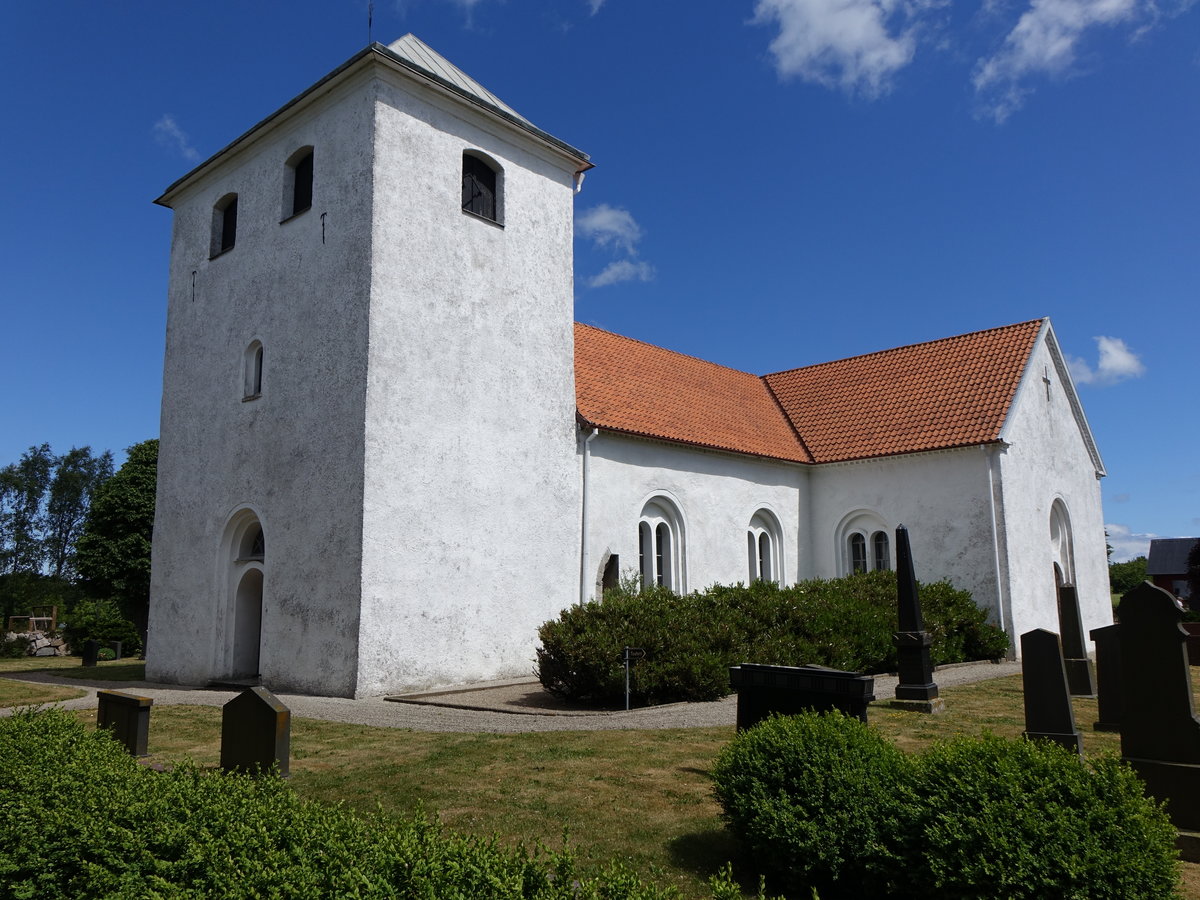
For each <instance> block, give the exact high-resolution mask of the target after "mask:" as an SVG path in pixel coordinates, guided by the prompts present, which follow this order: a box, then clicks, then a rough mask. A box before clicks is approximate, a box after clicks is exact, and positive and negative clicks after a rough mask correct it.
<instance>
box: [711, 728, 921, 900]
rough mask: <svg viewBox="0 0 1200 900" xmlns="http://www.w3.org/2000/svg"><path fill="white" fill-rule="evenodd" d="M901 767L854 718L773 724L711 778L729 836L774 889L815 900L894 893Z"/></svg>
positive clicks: (903, 825)
mask: <svg viewBox="0 0 1200 900" xmlns="http://www.w3.org/2000/svg"><path fill="white" fill-rule="evenodd" d="M907 767H908V759H907V758H906V757H905V756H904V754H903V753H902V752H901V751H900V750H898V749H897V748H896V747H895V746H894V745H893V744H891V743H890V742H889V741H887V740H885V739H884V738H882V737H880V736H879V735H878V734H877V733H876V732H874V731H871V730H870V729H868V728H867V726H866V725H864V724H863V723H862V722H859V721H858V720H857V719H847V718H843V717H842V716H840V715H838V716H818V715H816V714H812V713H809V714H806V715H804V716H776V717H773V718H770V719H768V720H766V721H765V722H763V723H762V724H760V725H759V726H758V727H756V728H753V729H751V730H750V731H748V732H746V733H744V734H743V735H741V736H740V737H739V739H738V740H737V741H735V742H734V743H733V744H731V745H730V746H729V747H727V748H726V749H725V751H724V752H722V754H721V755H720V757H719V758H718V760H717V764H716V767H715V769H714V771H713V776H714V781H715V784H716V794H717V799H718V801H719V802H720V804H721V807H722V808H723V810H724V817H725V820H726V822H727V823H728V824H729V827H730V828H731V830H732V831H733V832H734V833H735V834H737V835H738V837H739V838H741V839H742V841H744V842H745V844H746V845H747V847H748V848H749V849H750V850H751V851H752V853H753V854H754V856H755V857H756V858H757V859H759V860H762V861H763V862H764V863H765V864H766V866H767V868H768V869H769V872H770V873H771V875H772V877H773V881H775V882H777V883H776V884H773V887H779V888H783V889H785V890H788V891H795V892H797V896H803V895H807V893H808V889H810V888H813V887H815V888H817V889H818V890H819V891H820V895H821V897H822V900H829V898H836V897H855V898H858V897H886V896H891V895H892V893H893V892H894V890H895V887H896V884H895V878H896V875H897V874H898V873H900V872H901V867H902V864H903V861H904V852H903V851H904V847H903V844H902V841H901V840H899V838H900V837H901V836H903V835H905V834H907V833H908V832H909V830H910V822H909V821H908V819H909V818H910V817H911V813H912V810H913V804H912V802H911V798H910V797H909V791H910V781H911V779H910V778H909V776H908V770H907Z"/></svg>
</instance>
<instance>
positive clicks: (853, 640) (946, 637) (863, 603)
mask: <svg viewBox="0 0 1200 900" xmlns="http://www.w3.org/2000/svg"><path fill="white" fill-rule="evenodd" d="M921 602H922V607H923V610H924V614H925V622H926V627H927V629H928V630H929V631H930V633H931V634H932V636H933V645H932V647H931V655H932V658H933V662H934V664H935V665H943V664H945V663H951V662H962V661H964V660H970V659H994V658H996V657H999V656H1002V655H1003V654H1004V653H1005V652H1006V651H1007V649H1008V637H1007V635H1005V634H1004V632H1002V631H1000V629H998V628H996V627H995V626H993V625H989V624H988V623H987V615H986V613H984V612H983V611H982V610H980V609H979V608H978V607H977V606H975V604H974V603H973V602H972V600H971V595H970V594H969V593H967V592H966V591H959V590H955V589H954V588H953V587H951V586H950V585H949V584H947V583H946V582H938V583H936V584H929V585H924V586H922V587H921ZM896 615H897V613H896V578H895V575H894V573H892V572H870V573H866V574H861V575H852V576H850V577H848V578H838V579H834V580H830V581H824V580H813V581H804V582H800V583H799V584H796V585H793V586H791V587H786V588H781V587H780V586H779V585H777V584H774V583H773V582H768V581H756V582H754V583H753V584H751V585H749V586H748V587H747V586H745V585H740V584H738V585H732V586H721V585H715V586H713V587H711V588H709V589H708V590H705V591H702V592H696V593H692V594H688V595H686V596H682V597H681V596H678V595H676V594H673V593H671V592H670V591H668V590H666V589H664V588H661V587H653V588H650V589H647V590H645V591H639V590H638V589H637V584H636V582H635V583H633V584H626V585H623V586H622V587H621V588H619V589H617V590H613V591H609V592H608V593H606V594H605V597H604V600H603V602H600V603H595V602H593V603H588V604H584V605H583V606H576V607H572V608H570V609H568V610H565V611H563V613H562V614H561V615H560V616H559V618H558V619H556V620H553V621H550V622H547V623H545V624H544V625H543V626H542V627H541V629H540V630H539V632H538V635H539V637H540V638H541V647H540V648H539V649H538V677H539V678H540V680H541V682H542V685H543V686H544V687H545V688H546V689H547V690H549V691H552V692H554V693H556V694H560V695H562V696H566V697H570V698H572V699H575V700H579V701H584V702H593V703H597V704H606V705H612V706H616V705H619V704H621V703H622V702H623V695H624V689H625V675H624V668H623V664H622V654H621V651H622V648H623V647H626V646H629V647H640V648H643V649H645V650H646V657H645V659H643V660H641V661H639V662H637V663H636V665H634V667H633V669H632V673H631V679H630V682H631V684H630V688H631V695H632V699H633V701H634V702H635V703H638V704H645V703H666V702H670V701H674V700H711V699H714V698H716V697H720V696H723V695H724V694H726V693H728V692H729V674H728V669H729V666H731V665H737V664H738V663H743V662H754V663H765V664H770V665H803V664H809V663H811V664H815V665H823V666H831V667H833V668H836V669H845V670H849V671H857V672H887V671H894V670H895V667H896V648H895V644H894V642H893V640H892V634H893V632H894V631H895V630H896V627H897V621H896Z"/></svg>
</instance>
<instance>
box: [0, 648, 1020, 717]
mask: <svg viewBox="0 0 1200 900" xmlns="http://www.w3.org/2000/svg"><path fill="white" fill-rule="evenodd" d="M1020 671H1021V665H1020V663H1018V662H1001V663H991V662H978V663H960V664H958V665H953V666H945V667H943V668H941V669H938V670H937V673H936V674H935V676H934V680H935V681H936V682H937V684H938V686H939V687H941V688H947V687H953V686H955V685H959V684H969V683H971V682H975V681H986V680H987V679H990V678H999V677H1002V676H1005V675H1015V674H1017V673H1019V672H1020ZM4 677H8V678H16V679H17V680H19V681H32V682H41V683H45V684H57V685H62V686H64V687H78V688H80V689H82V690H85V691H86V692H87V694H86V696H83V697H80V698H78V699H76V700H66V701H63V702H61V703H57V704H53V705H55V706H61V707H62V708H64V709H95V707H96V691H97V690H109V691H122V692H124V693H129V694H137V695H139V696H143V697H149V698H151V699H152V700H153V701H154V702H155V704H156V705H159V706H171V705H186V706H221V705H222V704H224V703H227V702H229V701H230V700H232V699H233V698H234V697H236V696H237V692H235V691H222V690H206V689H203V688H188V687H180V686H178V685H166V684H155V683H152V682H145V681H78V680H75V679H66V678H60V677H56V676H54V675H51V674H49V673H47V672H38V673H22V674H20V675H8V676H4ZM895 688H896V678H895V677H894V676H889V675H877V676H876V677H875V696H876V697H878V698H880V699H881V700H882V699H886V698H889V697H892V696H893V695H894V692H895ZM277 696H278V697H279V699H280V700H281V701H282V702H283V703H284V704H285V705H286V706H287V707H288V709H290V710H291V711H292V715H294V716H297V717H299V718H306V719H324V720H327V721H331V722H348V723H352V724H357V725H374V726H377V727H382V728H409V729H412V730H414V731H467V732H493V733H514V732H529V731H589V730H597V731H598V730H603V729H612V730H622V729H652V728H704V727H709V726H720V725H728V726H730V727H732V726H733V725H734V722H735V720H736V718H737V697H736V696H729V697H726V698H724V699H723V700H716V701H713V702H711V703H672V704H668V705H666V706H655V707H650V708H644V709H634V710H630V711H629V712H626V711H624V710H619V711H612V712H596V711H592V710H580V709H573V708H570V707H568V706H565V705H563V704H561V703H558V702H556V701H555V700H554V699H553V698H551V697H550V696H549V695H547V694H546V692H545V691H543V690H542V689H541V686H540V685H539V684H538V683H537V682H536V681H533V680H532V679H524V680H520V681H502V682H490V683H486V684H480V685H471V686H469V687H463V688H454V689H447V690H445V691H439V692H436V693H425V694H409V695H404V696H402V697H395V698H390V699H387V698H383V697H369V698H364V699H360V700H346V699H342V698H338V697H310V696H306V695H303V694H278V695H277ZM9 713H11V710H9V709H0V715H7V714H9Z"/></svg>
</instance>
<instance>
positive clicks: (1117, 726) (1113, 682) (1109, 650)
mask: <svg viewBox="0 0 1200 900" xmlns="http://www.w3.org/2000/svg"><path fill="white" fill-rule="evenodd" d="M1088 634H1089V635H1090V636H1091V638H1092V642H1093V643H1094V644H1095V645H1096V702H1097V705H1098V706H1099V707H1100V709H1099V715H1098V717H1097V721H1096V723H1095V724H1094V725H1092V728H1093V729H1094V730H1095V731H1120V730H1121V626H1120V625H1105V626H1104V627H1103V628H1093V629H1092V630H1091V631H1090V632H1088Z"/></svg>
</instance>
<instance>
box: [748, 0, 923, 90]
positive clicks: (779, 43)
mask: <svg viewBox="0 0 1200 900" xmlns="http://www.w3.org/2000/svg"><path fill="white" fill-rule="evenodd" d="M937 5H940V4H939V3H933V2H929V0H915V2H907V3H904V2H900V0H758V2H757V4H756V5H755V7H754V19H753V22H754V24H758V25H762V24H775V25H778V26H779V34H777V35H776V36H775V38H774V40H772V41H771V44H770V47H771V53H772V55H774V57H775V68H776V70H777V71H778V72H779V74H780V76H782V77H784V78H788V77H796V78H800V79H802V80H803V81H809V82H812V83H814V84H820V85H824V86H826V87H840V88H842V89H843V90H845V91H847V92H848V93H856V92H860V93H862V94H865V95H866V96H869V97H876V96H879V95H880V94H883V93H886V92H887V90H888V89H889V88H890V87H891V79H892V76H893V75H894V74H895V73H896V72H898V71H899V70H900V69H902V68H904V67H905V66H907V65H908V64H909V63H910V62H911V61H912V58H913V54H914V53H915V52H916V37H915V29H914V28H912V27H910V28H908V29H907V30H900V31H896V30H893V29H892V28H889V22H890V21H891V20H894V19H896V18H898V17H903V18H911V17H913V16H915V15H917V14H918V13H919V12H921V11H923V10H925V9H928V8H930V7H933V6H937Z"/></svg>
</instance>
